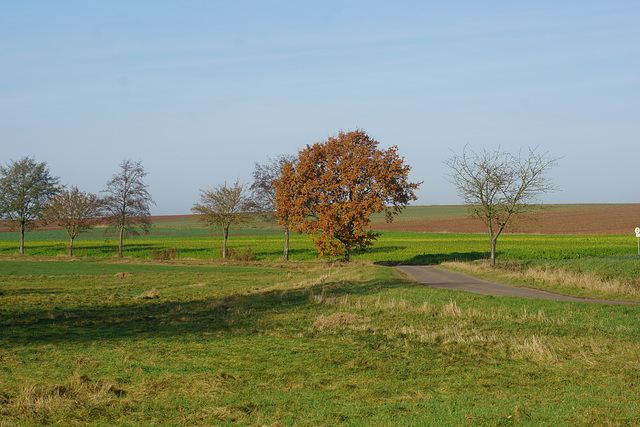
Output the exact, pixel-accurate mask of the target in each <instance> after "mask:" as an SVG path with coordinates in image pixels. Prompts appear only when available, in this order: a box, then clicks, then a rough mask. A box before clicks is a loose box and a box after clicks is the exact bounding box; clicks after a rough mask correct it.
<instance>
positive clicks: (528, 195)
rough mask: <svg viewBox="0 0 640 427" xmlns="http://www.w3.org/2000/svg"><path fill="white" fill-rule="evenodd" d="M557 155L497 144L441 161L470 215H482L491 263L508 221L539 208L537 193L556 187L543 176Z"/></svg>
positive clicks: (492, 263)
mask: <svg viewBox="0 0 640 427" xmlns="http://www.w3.org/2000/svg"><path fill="white" fill-rule="evenodd" d="M557 161H558V158H555V157H551V156H549V154H548V152H545V153H538V152H537V148H534V149H531V148H529V150H528V153H527V154H524V155H523V153H522V151H520V152H519V153H518V154H517V155H514V154H511V153H507V152H504V151H501V150H500V147H498V149H497V150H494V151H486V150H482V151H480V152H479V153H476V152H474V151H470V150H467V147H466V146H465V148H464V150H463V151H462V154H454V155H453V157H451V158H450V159H448V160H445V161H444V163H445V164H446V165H447V166H449V168H450V169H451V173H450V174H449V175H448V178H449V181H450V182H451V183H453V184H454V185H455V186H456V188H457V190H458V194H459V195H460V197H462V199H463V200H464V203H465V204H466V205H467V206H468V207H469V213H470V214H471V216H474V217H477V218H479V219H481V220H482V221H483V222H484V224H485V226H486V227H487V231H488V233H489V241H490V247H491V266H495V263H496V242H497V240H498V237H500V234H502V232H503V231H504V229H505V227H506V226H507V224H509V223H511V222H512V221H513V220H514V219H515V218H516V217H517V216H519V215H521V214H524V213H527V212H531V211H533V210H536V209H539V208H540V207H541V205H540V202H539V201H538V197H539V196H540V195H541V194H544V193H547V192H550V191H555V190H557V188H556V187H555V186H554V185H553V184H552V182H551V181H550V179H549V178H547V177H546V176H545V174H546V173H547V172H548V170H549V169H550V168H552V167H555V166H556V164H557Z"/></svg>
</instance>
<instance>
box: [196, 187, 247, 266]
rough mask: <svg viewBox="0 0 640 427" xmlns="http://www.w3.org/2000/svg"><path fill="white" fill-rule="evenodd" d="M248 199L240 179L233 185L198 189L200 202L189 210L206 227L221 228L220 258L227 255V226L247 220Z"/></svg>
mask: <svg viewBox="0 0 640 427" xmlns="http://www.w3.org/2000/svg"><path fill="white" fill-rule="evenodd" d="M247 203H248V199H247V197H246V187H245V185H244V184H241V183H240V181H236V182H235V183H234V184H233V185H227V183H226V182H225V183H224V185H218V186H216V187H214V188H213V189H212V190H200V203H196V204H194V205H193V207H192V208H191V211H192V212H193V213H195V214H197V215H198V216H197V219H198V220H199V221H202V222H203V223H204V224H205V226H206V227H213V228H221V229H222V234H223V240H222V258H226V257H227V239H228V238H229V228H230V227H231V226H232V225H234V224H240V223H243V222H247V221H248V220H249V219H248V216H247V213H246V210H247Z"/></svg>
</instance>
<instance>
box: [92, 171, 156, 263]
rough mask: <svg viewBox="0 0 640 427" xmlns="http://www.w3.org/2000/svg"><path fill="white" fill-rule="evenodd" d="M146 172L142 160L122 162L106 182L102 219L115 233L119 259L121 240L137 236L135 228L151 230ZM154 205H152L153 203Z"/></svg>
mask: <svg viewBox="0 0 640 427" xmlns="http://www.w3.org/2000/svg"><path fill="white" fill-rule="evenodd" d="M145 176H147V172H146V171H145V170H144V167H143V166H142V161H140V160H139V161H137V162H134V161H133V160H125V161H123V162H122V163H120V172H118V173H116V174H114V175H113V177H112V178H111V180H109V182H107V188H106V189H105V190H103V191H102V192H103V193H106V196H105V198H104V199H103V200H104V214H105V220H106V221H107V224H108V225H109V228H110V229H114V228H115V229H117V230H118V238H119V243H118V256H119V257H120V258H122V240H123V239H124V236H125V235H127V234H133V235H136V234H139V232H138V230H137V228H140V229H141V230H142V231H143V232H145V233H148V232H149V228H150V227H151V218H150V216H151V212H150V208H151V204H152V203H154V201H153V200H152V199H151V194H149V190H147V188H148V186H147V185H146V184H145V183H144V177H145ZM154 204H155V203H154Z"/></svg>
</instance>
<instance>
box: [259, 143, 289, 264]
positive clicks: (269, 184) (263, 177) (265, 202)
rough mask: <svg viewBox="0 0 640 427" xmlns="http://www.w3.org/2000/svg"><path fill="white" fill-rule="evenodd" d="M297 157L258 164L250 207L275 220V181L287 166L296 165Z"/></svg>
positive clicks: (286, 252) (283, 156)
mask: <svg viewBox="0 0 640 427" xmlns="http://www.w3.org/2000/svg"><path fill="white" fill-rule="evenodd" d="M296 160H297V157H296V156H293V155H288V154H280V155H278V156H276V157H275V158H268V160H267V162H266V163H264V164H260V163H256V164H255V169H254V170H253V183H252V184H251V187H249V189H250V190H251V200H250V202H249V207H250V209H251V210H254V211H256V212H259V213H263V214H268V215H269V216H270V217H272V218H275V211H276V208H275V200H276V189H275V186H274V185H273V183H274V181H275V180H277V179H279V178H280V175H282V169H283V168H284V166H285V165H286V164H295V163H296ZM284 259H285V260H288V259H289V225H288V223H286V222H285V224H284Z"/></svg>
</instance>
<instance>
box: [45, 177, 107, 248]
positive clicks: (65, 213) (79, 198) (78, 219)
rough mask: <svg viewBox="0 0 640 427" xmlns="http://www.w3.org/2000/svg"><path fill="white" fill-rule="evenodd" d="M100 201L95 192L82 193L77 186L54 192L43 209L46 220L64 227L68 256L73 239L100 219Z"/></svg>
mask: <svg viewBox="0 0 640 427" xmlns="http://www.w3.org/2000/svg"><path fill="white" fill-rule="evenodd" d="M101 213H102V201H101V200H100V199H99V198H98V196H96V195H95V194H91V193H84V192H82V191H80V190H78V187H72V188H71V190H66V189H65V190H62V191H60V192H59V193H58V194H56V195H55V196H54V197H53V198H52V199H51V202H50V203H49V205H48V206H47V207H46V208H45V210H44V218H45V220H46V221H47V222H51V223H55V224H57V225H58V226H60V227H62V228H64V229H65V230H66V232H67V236H69V239H70V241H69V256H70V257H71V256H73V241H74V239H75V238H76V237H78V236H79V235H80V234H82V233H84V232H86V231H88V230H91V229H92V228H93V226H94V225H95V224H96V223H97V222H98V221H99V220H100V215H101Z"/></svg>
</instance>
